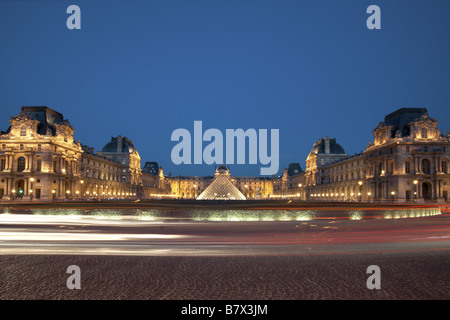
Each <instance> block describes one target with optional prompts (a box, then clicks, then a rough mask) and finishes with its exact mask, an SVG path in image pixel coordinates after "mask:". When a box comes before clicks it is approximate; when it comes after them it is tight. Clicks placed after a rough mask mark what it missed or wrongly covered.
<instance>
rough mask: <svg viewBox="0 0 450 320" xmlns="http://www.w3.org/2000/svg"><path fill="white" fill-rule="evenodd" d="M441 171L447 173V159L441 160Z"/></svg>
mask: <svg viewBox="0 0 450 320" xmlns="http://www.w3.org/2000/svg"><path fill="white" fill-rule="evenodd" d="M442 172H443V173H448V163H447V161H442Z"/></svg>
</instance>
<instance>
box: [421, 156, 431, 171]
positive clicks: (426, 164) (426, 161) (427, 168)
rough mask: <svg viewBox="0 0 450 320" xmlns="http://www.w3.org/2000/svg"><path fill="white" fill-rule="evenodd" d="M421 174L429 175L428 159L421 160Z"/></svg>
mask: <svg viewBox="0 0 450 320" xmlns="http://www.w3.org/2000/svg"><path fill="white" fill-rule="evenodd" d="M422 172H423V173H425V174H430V160H428V159H423V160H422Z"/></svg>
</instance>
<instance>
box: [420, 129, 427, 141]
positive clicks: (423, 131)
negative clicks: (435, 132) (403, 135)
mask: <svg viewBox="0 0 450 320" xmlns="http://www.w3.org/2000/svg"><path fill="white" fill-rule="evenodd" d="M420 136H421V137H422V138H423V139H426V138H428V131H427V129H426V128H422V129H421V130H420Z"/></svg>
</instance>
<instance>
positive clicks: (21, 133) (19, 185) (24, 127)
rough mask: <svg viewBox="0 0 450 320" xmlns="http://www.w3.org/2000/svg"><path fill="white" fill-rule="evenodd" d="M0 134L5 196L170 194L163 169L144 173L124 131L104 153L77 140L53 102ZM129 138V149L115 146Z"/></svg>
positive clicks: (26, 111) (27, 111)
mask: <svg viewBox="0 0 450 320" xmlns="http://www.w3.org/2000/svg"><path fill="white" fill-rule="evenodd" d="M10 124H11V125H10V127H9V128H8V130H7V131H5V132H3V131H2V132H1V135H0V171H1V173H0V197H1V200H2V201H11V200H22V201H55V200H64V199H69V200H74V199H102V198H109V199H117V198H138V197H151V195H156V194H158V195H159V194H167V193H170V190H169V189H167V187H168V186H167V185H166V184H165V182H164V175H163V173H162V169H160V172H158V174H156V175H155V174H152V173H147V172H142V170H141V169H140V161H141V159H140V157H139V154H138V152H137V151H136V150H135V149H134V147H133V146H132V142H131V141H130V140H128V139H127V138H124V137H121V136H118V137H116V138H112V141H111V143H108V144H107V145H105V147H104V149H103V150H102V152H97V153H96V154H95V153H94V150H93V149H92V148H89V147H87V146H84V145H82V144H81V143H80V142H79V141H76V142H75V141H74V138H73V133H74V128H73V127H72V126H71V125H70V123H69V121H68V120H65V119H64V117H63V115H62V114H60V113H59V112H56V111H54V110H52V109H50V108H48V107H23V108H22V110H21V112H20V114H18V115H16V116H13V117H11V119H10ZM117 141H120V142H122V141H124V144H126V145H127V146H128V145H131V146H132V147H130V148H129V149H125V148H122V143H120V146H119V147H118V149H116V150H114V148H113V147H112V144H114V142H116V144H118V143H117Z"/></svg>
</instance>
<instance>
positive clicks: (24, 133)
mask: <svg viewBox="0 0 450 320" xmlns="http://www.w3.org/2000/svg"><path fill="white" fill-rule="evenodd" d="M20 136H21V137H26V136H27V127H26V126H21V127H20Z"/></svg>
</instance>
